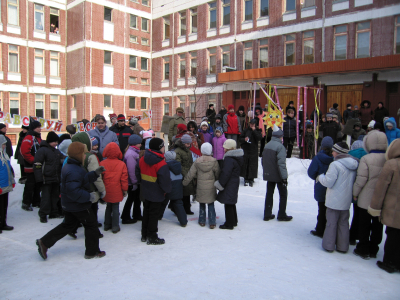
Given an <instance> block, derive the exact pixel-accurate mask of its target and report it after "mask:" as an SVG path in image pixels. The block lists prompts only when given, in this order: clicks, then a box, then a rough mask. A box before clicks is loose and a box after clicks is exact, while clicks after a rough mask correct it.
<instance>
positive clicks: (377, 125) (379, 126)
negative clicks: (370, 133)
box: [374, 122, 385, 132]
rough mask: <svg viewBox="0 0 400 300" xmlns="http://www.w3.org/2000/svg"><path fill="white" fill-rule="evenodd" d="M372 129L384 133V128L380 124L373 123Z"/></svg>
mask: <svg viewBox="0 0 400 300" xmlns="http://www.w3.org/2000/svg"><path fill="white" fill-rule="evenodd" d="M374 129H378V130H379V131H382V132H385V128H383V125H382V123H380V122H375V125H374Z"/></svg>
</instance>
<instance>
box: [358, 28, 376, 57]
mask: <svg viewBox="0 0 400 300" xmlns="http://www.w3.org/2000/svg"><path fill="white" fill-rule="evenodd" d="M362 23H369V28H368V29H361V30H359V29H358V25H359V24H362ZM365 32H368V33H369V42H368V56H363V57H359V56H358V39H359V37H358V35H359V34H360V33H365ZM371 34H372V31H371V21H363V22H357V23H356V51H355V58H367V57H371Z"/></svg>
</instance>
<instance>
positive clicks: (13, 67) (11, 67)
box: [8, 45, 19, 73]
mask: <svg viewBox="0 0 400 300" xmlns="http://www.w3.org/2000/svg"><path fill="white" fill-rule="evenodd" d="M18 52H19V47H18V46H15V45H8V71H9V72H15V73H18V72H19V59H18Z"/></svg>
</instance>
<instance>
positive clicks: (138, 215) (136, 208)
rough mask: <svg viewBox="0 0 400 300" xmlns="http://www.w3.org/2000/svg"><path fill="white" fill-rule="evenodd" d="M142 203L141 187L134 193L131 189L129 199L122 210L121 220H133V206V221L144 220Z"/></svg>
mask: <svg viewBox="0 0 400 300" xmlns="http://www.w3.org/2000/svg"><path fill="white" fill-rule="evenodd" d="M141 203H142V202H141V201H140V186H139V187H138V188H137V189H136V190H134V191H132V188H131V187H129V192H128V198H127V199H126V202H125V205H124V209H123V210H122V214H121V219H122V220H127V219H130V218H131V207H132V204H133V211H132V219H136V220H138V219H139V220H141V219H142V211H141V209H140V205H141Z"/></svg>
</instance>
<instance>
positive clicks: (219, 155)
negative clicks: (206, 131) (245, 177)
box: [212, 134, 226, 160]
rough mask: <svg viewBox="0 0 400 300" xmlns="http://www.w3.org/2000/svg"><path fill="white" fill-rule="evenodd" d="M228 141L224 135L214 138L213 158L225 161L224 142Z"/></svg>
mask: <svg viewBox="0 0 400 300" xmlns="http://www.w3.org/2000/svg"><path fill="white" fill-rule="evenodd" d="M225 141H226V137H225V135H224V134H222V135H221V136H220V137H216V136H215V137H214V138H213V140H212V145H213V153H214V154H213V157H214V158H215V159H216V160H223V159H224V154H225V152H224V147H222V146H223V145H224V142H225Z"/></svg>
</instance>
